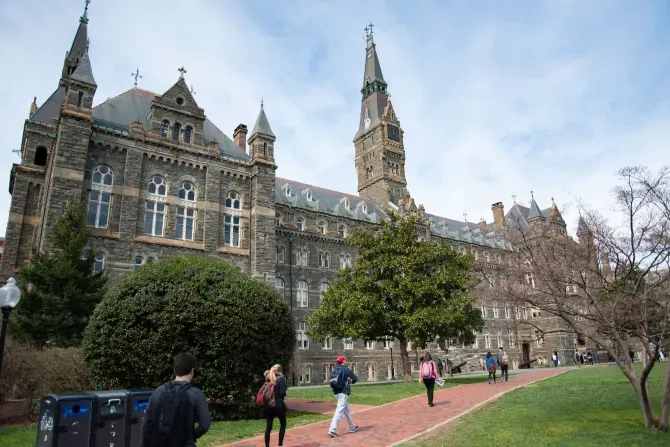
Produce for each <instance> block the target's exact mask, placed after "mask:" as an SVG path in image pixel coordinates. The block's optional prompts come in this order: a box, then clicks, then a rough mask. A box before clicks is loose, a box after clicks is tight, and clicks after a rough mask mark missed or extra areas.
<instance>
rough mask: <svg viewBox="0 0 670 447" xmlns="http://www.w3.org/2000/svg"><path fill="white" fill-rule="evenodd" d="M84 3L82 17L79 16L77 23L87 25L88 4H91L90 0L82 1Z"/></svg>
mask: <svg viewBox="0 0 670 447" xmlns="http://www.w3.org/2000/svg"><path fill="white" fill-rule="evenodd" d="M84 3H85V4H86V6H84V15H83V16H81V18H80V19H79V21H80V22H81V23H88V4H89V3H91V0H84Z"/></svg>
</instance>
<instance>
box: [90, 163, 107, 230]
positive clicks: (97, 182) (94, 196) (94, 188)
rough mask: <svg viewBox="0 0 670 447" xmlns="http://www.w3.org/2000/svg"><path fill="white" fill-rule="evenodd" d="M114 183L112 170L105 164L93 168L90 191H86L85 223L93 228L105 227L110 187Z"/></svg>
mask: <svg viewBox="0 0 670 447" xmlns="http://www.w3.org/2000/svg"><path fill="white" fill-rule="evenodd" d="M113 185H114V171H112V168H110V167H109V166H106V165H98V166H96V167H94V168H93V175H92V176H91V191H90V192H89V193H88V211H87V213H86V224H87V225H88V226H90V227H95V228H107V226H108V224H109V207H110V205H111V202H112V192H111V187H112V186H113Z"/></svg>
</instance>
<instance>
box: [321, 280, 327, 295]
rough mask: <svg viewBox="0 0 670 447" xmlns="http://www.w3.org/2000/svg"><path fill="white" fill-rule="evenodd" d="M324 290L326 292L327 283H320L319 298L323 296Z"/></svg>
mask: <svg viewBox="0 0 670 447" xmlns="http://www.w3.org/2000/svg"><path fill="white" fill-rule="evenodd" d="M326 290H328V283H327V282H322V283H321V297H323V294H324V292H325V291H326Z"/></svg>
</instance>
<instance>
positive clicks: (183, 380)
mask: <svg viewBox="0 0 670 447" xmlns="http://www.w3.org/2000/svg"><path fill="white" fill-rule="evenodd" d="M195 365H196V358H195V356H194V355H193V354H190V353H182V354H179V355H177V356H176V357H175V358H174V374H175V379H174V380H172V381H170V382H167V383H164V384H163V385H160V386H159V387H158V388H156V390H155V391H154V392H153V394H152V395H151V397H150V398H149V402H148V404H147V408H146V412H145V416H144V423H143V424H142V447H195V441H196V439H198V438H200V437H201V436H202V435H204V434H205V433H207V430H209V425H210V423H211V421H210V417H209V408H208V407H207V399H205V395H204V394H203V393H202V391H200V390H199V389H198V388H196V387H194V386H193V385H191V381H192V380H193V374H194V373H195ZM196 422H197V423H198V427H197V428H196V427H195V423H196Z"/></svg>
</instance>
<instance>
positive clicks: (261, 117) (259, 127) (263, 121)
mask: <svg viewBox="0 0 670 447" xmlns="http://www.w3.org/2000/svg"><path fill="white" fill-rule="evenodd" d="M257 133H259V134H263V135H267V136H268V137H273V138H274V137H275V134H274V133H272V128H270V122H269V121H268V117H267V115H265V108H264V107H263V101H262V100H261V111H260V113H259V114H258V118H256V124H254V128H253V130H252V131H251V136H252V137H253V136H254V135H255V134H257Z"/></svg>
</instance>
